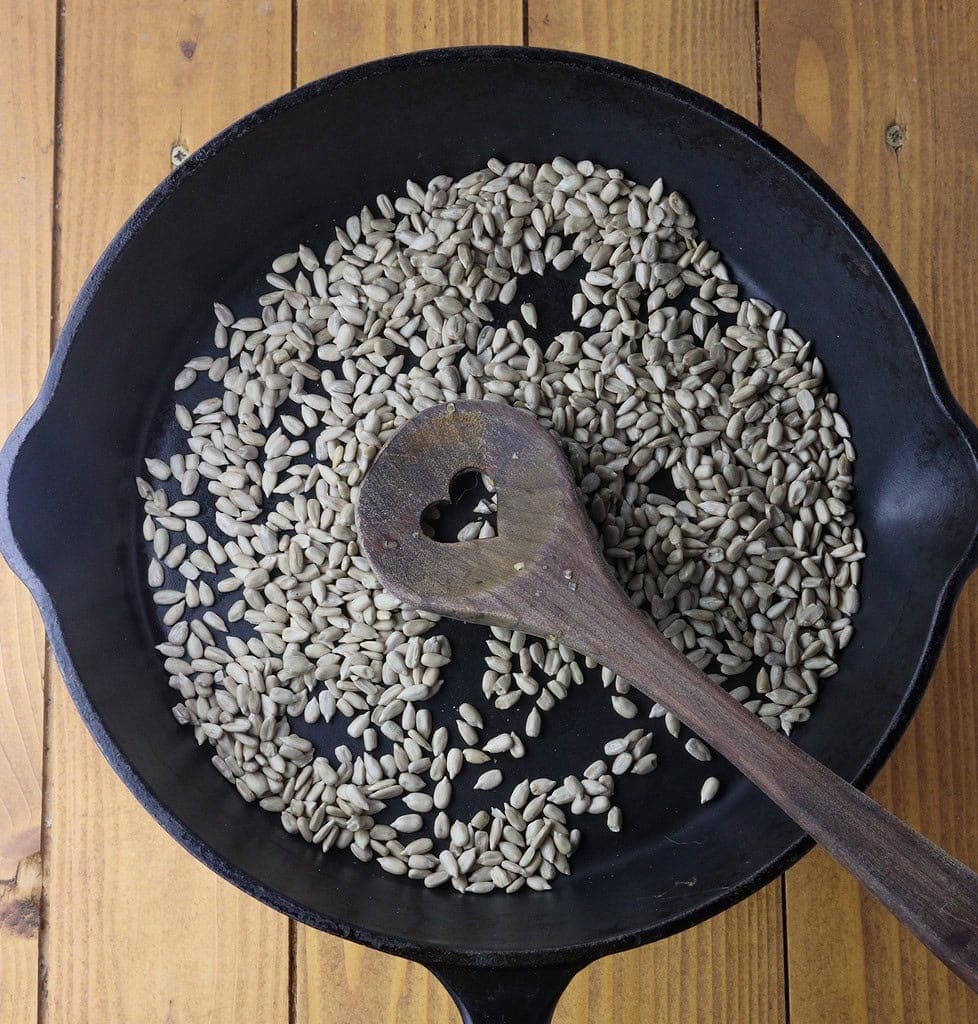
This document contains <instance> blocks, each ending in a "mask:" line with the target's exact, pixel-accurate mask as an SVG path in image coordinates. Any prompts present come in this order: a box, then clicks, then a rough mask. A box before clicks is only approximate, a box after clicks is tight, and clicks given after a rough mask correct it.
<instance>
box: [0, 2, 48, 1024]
mask: <svg viewBox="0 0 978 1024" xmlns="http://www.w3.org/2000/svg"><path fill="white" fill-rule="evenodd" d="M55 18H56V9H55V7H54V5H52V4H19V3H17V2H16V0H13V2H12V0H0V24H2V25H3V26H4V31H3V32H0V125H3V145H2V146H0V365H2V366H3V379H4V386H3V388H2V389H0V437H6V436H7V434H8V433H9V432H10V430H11V429H12V428H13V426H14V424H15V423H16V422H17V420H18V419H20V417H21V416H22V415H23V413H24V410H25V409H26V408H27V406H28V405H29V404H30V402H31V400H32V399H33V398H34V396H35V394H36V393H37V389H38V386H39V385H40V382H41V376H42V374H43V372H44V367H45V366H46V365H47V359H48V351H49V348H50V343H51V238H52V232H51V213H52V204H51V194H52V189H53V181H54V119H55V113H54V103H55V100H54V91H55V90H54V83H55V49H56V39H55V36H56V26H55ZM0 623H2V624H3V630H4V633H3V639H2V641H0V1020H2V1021H4V1024H28V1022H33V1021H34V1020H35V1019H36V1016H37V982H38V933H39V925H40V902H41V778H42V761H43V717H44V713H43V709H44V631H43V629H42V628H41V620H40V616H39V615H38V614H37V611H36V609H35V607H34V604H33V602H32V601H31V599H30V597H29V595H28V594H27V591H26V590H25V589H24V587H23V586H21V584H20V582H19V581H18V580H17V579H16V578H15V577H14V575H13V573H12V572H11V571H10V570H9V569H8V568H7V566H6V565H5V564H0Z"/></svg>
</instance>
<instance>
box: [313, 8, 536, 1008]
mask: <svg viewBox="0 0 978 1024" xmlns="http://www.w3.org/2000/svg"><path fill="white" fill-rule="evenodd" d="M297 13H298V18H297V21H296V27H297V30H298V32H297V38H296V67H297V69H298V81H299V82H300V83H301V82H305V81H309V80H310V79H313V78H318V77H320V76H321V75H326V74H329V73H330V72H332V71H337V70H339V69H340V68H344V67H347V66H349V65H351V64H358V63H360V62H362V61H365V60H373V59H375V58H377V57H383V56H386V55H388V54H393V53H404V52H407V51H409V50H421V49H426V48H429V47H436V46H462V45H466V44H476V43H505V44H513V45H517V44H519V43H521V42H522V41H523V5H522V2H521V0H480V2H479V3H470V2H466V0H450V2H439V0H299V2H298V9H297ZM295 953H296V963H295V972H296V1005H295V1024H319V1022H320V1021H334V1020H335V1021H343V1022H347V1021H348V1022H350V1024H360V1022H363V1024H368V1022H369V1024H388V1022H394V1021H425V1022H426V1024H456V1022H457V1021H458V1011H457V1010H456V1009H455V1006H454V1004H453V1003H452V1001H451V999H450V998H449V997H448V995H447V993H446V992H445V990H444V989H443V988H442V986H441V985H440V984H439V983H438V982H437V981H435V980H434V978H432V976H431V975H430V974H429V973H428V971H427V970H425V968H423V967H419V966H418V965H417V964H412V963H408V962H407V961H405V960H399V959H397V958H396V957H390V956H384V955H383V954H381V953H377V952H374V951H373V950H368V949H364V948H363V947H362V946H357V945H354V944H353V943H350V942H345V941H343V940H342V939H337V938H334V937H333V936H330V935H325V934H323V933H321V932H316V931H313V930H311V929H309V928H304V927H302V926H299V927H298V929H297V937H296V946H295Z"/></svg>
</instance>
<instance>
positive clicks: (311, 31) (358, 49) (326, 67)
mask: <svg viewBox="0 0 978 1024" xmlns="http://www.w3.org/2000/svg"><path fill="white" fill-rule="evenodd" d="M297 14H298V18H297V21H296V28H297V38H296V57H297V60H296V67H297V70H298V81H299V82H300V83H301V82H308V81H309V80H310V79H313V78H320V77H321V76H323V75H328V74H330V73H331V72H333V71H338V70H339V69H340V68H345V67H349V66H350V65H352V64H362V63H363V62H364V61H367V60H376V59H377V58H378V57H387V56H390V55H391V54H394V53H406V52H408V51H409V50H427V49H431V48H433V47H437V46H466V45H469V46H471V45H475V44H480V43H505V44H513V45H518V44H519V43H522V42H523V5H522V2H521V0H479V2H478V3H467V2H466V0H441V2H439V0H298V5H297Z"/></svg>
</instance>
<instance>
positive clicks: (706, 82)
mask: <svg viewBox="0 0 978 1024" xmlns="http://www.w3.org/2000/svg"><path fill="white" fill-rule="evenodd" d="M528 14H529V42H530V44H531V45H533V46H553V47H558V48H562V49H568V50H582V51H587V52H590V53H597V54H600V55H601V56H605V57H610V58H612V59H614V60H622V61H626V62H628V63H632V64H636V65H638V66H639V67H644V68H646V69H648V70H649V71H654V72H656V73H658V74H661V75H665V76H666V77H669V78H673V79H675V80H676V81H679V82H682V83H683V84H685V85H689V86H691V87H692V88H694V89H698V90H700V91H701V92H704V93H706V94H707V95H709V96H711V97H712V98H713V99H716V100H718V101H719V102H720V103H723V104H724V105H726V106H728V107H731V108H732V109H734V110H736V111H738V112H739V113H741V114H743V115H744V116H745V117H749V118H751V119H752V120H754V119H756V115H757V94H756V78H755V52H754V35H755V32H754V9H753V4H752V3H751V2H750V0H735V2H730V3H728V2H725V0H693V2H683V0H674V2H670V0H653V2H650V3H635V2H630V0H609V2H606V3H603V4H600V5H599V4H592V3H588V2H587V0H529V4H528ZM781 936H782V922H781V885H780V883H779V882H775V883H773V884H772V885H769V886H767V887H766V888H765V889H763V890H761V892H759V893H757V894H756V895H755V896H753V897H751V898H750V899H749V900H747V901H745V902H744V903H740V904H738V905H737V906H736V907H734V908H733V909H732V910H730V911H728V912H727V913H726V914H724V915H722V916H721V917H718V918H714V919H712V920H711V921H707V922H706V923H704V924H702V925H699V926H698V927H696V928H693V929H691V930H690V931H687V932H684V933H683V934H681V935H677V936H674V937H673V938H671V939H668V940H666V941H665V942H660V943H657V944H656V945H655V946H647V947H644V948H643V949H639V950H635V951H634V952H631V953H628V954H627V955H624V956H619V957H611V958H610V959H608V960H604V961H601V962H600V963H598V964H595V965H593V966H592V967H590V968H588V970H587V971H585V972H584V973H583V974H582V975H580V976H579V977H578V978H577V979H576V980H575V981H574V983H573V984H572V985H571V987H570V989H569V990H568V992H567V995H566V996H565V997H564V999H563V1000H562V1002H561V1004H560V1006H559V1007H558V1011H557V1015H556V1017H555V1018H554V1019H555V1021H556V1022H557V1024H586V1022H589V1021H594V1020H601V1019H612V1020H621V1021H627V1022H628V1024H639V1022H640V1021H659V1020H661V1021H668V1022H670V1024H674V1022H675V1024H686V1022H690V1024H692V1022H697V1024H698V1022H699V1021H722V1022H724V1024H762V1022H764V1024H766V1022H773V1021H783V1020H784V1019H785V1005H784V1004H785V999H784V990H783V950H782V943H781ZM622 993H628V996H629V997H628V998H622V997H621V996H622Z"/></svg>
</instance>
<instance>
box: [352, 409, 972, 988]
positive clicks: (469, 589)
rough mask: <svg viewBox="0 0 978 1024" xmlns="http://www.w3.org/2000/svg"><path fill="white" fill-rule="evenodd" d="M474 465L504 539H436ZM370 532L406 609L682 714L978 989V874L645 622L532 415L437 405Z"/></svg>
mask: <svg viewBox="0 0 978 1024" xmlns="http://www.w3.org/2000/svg"><path fill="white" fill-rule="evenodd" d="M472 469H476V470H479V471H480V472H483V473H486V474H488V475H489V476H490V477H491V478H492V480H493V482H494V486H495V489H496V496H497V510H498V511H497V522H498V527H497V529H498V535H497V536H496V537H493V538H489V539H485V540H472V541H464V542H460V543H440V542H439V541H437V540H435V539H433V538H432V537H429V536H427V535H426V534H425V533H424V532H423V531H422V528H421V518H422V516H423V514H424V513H425V511H426V509H428V508H429V506H431V505H432V504H433V503H435V502H437V501H438V500H439V499H442V500H443V499H445V498H447V497H448V494H449V487H450V484H451V482H452V480H453V479H454V478H455V477H456V476H457V475H458V474H459V473H460V472H463V471H465V470H472ZM357 521H358V525H359V530H360V543H361V545H362V547H363V550H364V551H365V552H366V554H367V557H368V558H369V559H370V562H371V564H372V565H373V568H374V571H375V572H376V574H377V577H378V578H379V579H380V581H381V582H382V583H383V585H384V586H385V587H386V588H387V589H388V590H389V591H391V593H393V594H395V595H396V596H397V597H399V598H401V599H402V600H403V601H405V602H407V603H408V604H411V605H413V606H415V607H417V608H426V609H429V610H431V611H434V612H438V613H439V614H440V615H448V616H451V617H453V618H457V619H464V620H466V621H469V622H483V623H488V624H489V625H495V626H505V627H508V628H510V629H521V630H524V631H525V632H527V633H533V634H536V635H538V636H547V637H555V638H556V639H557V640H559V641H560V642H561V643H563V644H566V645H567V646H568V647H572V648H573V649H574V650H576V651H579V652H580V653H581V654H584V655H589V656H590V657H592V658H594V659H595V660H597V661H598V662H600V663H601V664H602V665H606V666H607V667H608V668H610V669H611V670H612V671H614V672H617V673H618V674H619V675H621V676H624V677H625V678H626V679H628V680H630V681H631V683H632V684H633V685H634V686H635V687H636V688H637V689H639V690H641V691H642V692H643V693H645V694H648V696H650V697H652V698H653V699H655V700H657V701H660V702H661V703H663V704H665V705H666V706H667V707H669V708H670V709H671V710H672V711H673V713H674V714H676V715H677V716H678V717H679V718H680V719H681V721H682V722H684V723H685V724H686V725H687V726H688V727H689V728H690V729H692V730H694V731H695V732H696V733H697V734H698V735H699V736H701V737H702V738H703V739H704V740H705V741H706V742H707V743H709V744H710V745H711V746H712V747H714V748H715V749H716V750H718V751H719V752H720V753H721V754H722V755H723V756H724V757H726V758H727V760H728V761H730V762H731V763H732V764H733V765H735V766H736V767H737V768H738V769H739V770H740V771H741V772H743V773H744V775H746V776H747V778H749V779H750V780H751V781H752V782H753V783H754V784H755V785H756V786H758V787H759V788H760V789H761V790H762V791H763V792H764V793H766V794H767V796H768V797H770V798H771V799H772V800H773V801H774V802H775V803H776V804H777V805H778V806H779V807H780V808H781V809H782V810H783V811H784V812H785V813H786V814H788V815H790V816H791V817H792V818H793V819H794V820H795V821H796V822H797V823H798V824H799V825H800V826H801V827H802V828H803V829H805V831H806V832H808V833H809V835H811V836H812V837H813V838H814V839H816V840H817V841H818V842H819V843H821V844H822V846H824V847H825V848H826V849H827V850H828V851H829V853H831V854H832V856H833V857H835V858H836V860H838V861H839V863H840V864H842V865H843V867H845V868H846V869H847V870H848V871H850V872H851V873H852V874H853V875H855V877H856V878H857V879H859V881H860V882H862V884H863V885H865V886H866V888H867V889H869V891H870V892H871V893H872V894H873V895H874V896H875V897H876V898H877V899H878V900H879V901H880V902H881V903H883V905H884V906H886V907H888V908H889V909H890V910H891V911H892V912H893V913H894V914H895V915H896V916H897V917H898V918H899V919H900V920H901V921H903V923H904V924H905V925H906V926H907V927H908V928H909V929H910V930H911V931H912V932H913V933H914V934H915V935H916V936H917V937H918V938H919V939H920V940H921V942H923V943H924V945H926V946H927V947H928V948H929V949H930V950H931V951H932V952H934V953H935V954H936V955H937V956H939V957H940V958H941V959H942V960H943V961H944V963H946V964H947V966H948V967H950V968H951V970H952V971H954V972H955V974H957V975H958V976H959V977H961V978H962V979H963V980H964V981H965V982H967V984H968V985H970V986H971V988H973V989H975V990H976V991H978V876H976V875H975V874H974V873H973V872H972V871H970V870H969V869H968V868H966V867H965V866H964V865H963V864H961V863H959V862H958V861H956V860H954V859H953V858H952V857H950V856H949V855H948V854H947V853H945V852H944V851H943V850H942V849H940V848H939V847H937V846H935V845H934V844H933V843H932V842H930V840H928V839H925V838H924V837H923V836H922V835H920V834H919V833H918V832H915V831H914V830H913V829H912V828H910V827H909V826H908V825H905V824H904V823H903V822H902V821H900V820H899V819H898V818H895V817H894V816H893V815H892V814H890V813H889V811H886V810H884V809H883V808H882V807H880V805H879V804H877V803H875V802H874V801H873V800H871V799H870V798H869V797H868V796H866V795H865V794H864V793H861V792H860V791H859V790H858V789H856V788H855V787H853V786H851V785H849V783H847V782H845V781H843V780H842V779H840V778H839V777H838V776H837V775H835V774H833V773H832V772H831V771H829V770H828V769H827V768H825V767H824V766H823V765H821V764H819V762H817V761H815V760H813V759H812V758H811V757H809V756H808V754H806V753H804V751H802V750H800V749H799V748H798V747H797V746H796V745H795V744H793V743H790V742H789V741H788V740H787V739H786V738H785V737H783V736H782V735H780V734H779V733H777V732H774V731H772V730H771V729H769V728H767V726H765V725H763V724H762V723H761V722H760V721H759V720H758V719H757V718H756V717H755V716H754V715H752V714H751V713H750V712H749V711H746V710H745V709H744V708H743V707H741V705H740V704H738V703H737V701H735V700H734V699H733V698H732V697H730V696H729V695H728V694H727V693H726V692H725V691H724V690H723V689H722V688H721V687H719V686H717V685H716V684H714V683H713V682H711V681H710V680H709V679H707V678H706V676H704V675H703V674H702V673H701V672H699V671H698V670H697V669H696V668H694V667H693V666H692V665H691V664H690V663H689V661H687V660H686V658H685V657H684V656H683V655H681V654H680V653H679V652H678V651H676V649H675V648H674V647H673V646H672V644H670V643H669V641H667V640H666V639H665V638H664V637H663V636H662V634H661V633H660V632H659V631H658V630H657V629H656V628H655V626H654V625H653V624H652V622H651V621H650V620H649V619H648V618H647V617H645V616H644V615H642V614H640V613H639V612H638V611H636V609H635V608H634V607H633V606H632V605H631V603H630V602H629V600H628V598H627V597H626V596H625V593H624V591H622V589H621V588H620V587H619V585H618V583H617V582H616V581H615V579H614V578H613V577H612V574H611V570H610V569H609V567H608V565H607V563H606V562H605V560H604V558H603V557H602V554H601V552H600V550H599V549H598V547H597V539H596V537H595V533H594V529H593V526H592V525H591V523H590V522H589V520H588V519H587V517H586V515H585V513H584V509H583V508H582V506H581V503H580V499H579V497H578V493H577V487H576V485H575V483H574V479H573V476H572V475H571V469H570V466H569V464H568V463H567V460H566V458H565V457H564V455H563V452H561V450H560V447H559V446H558V444H557V442H556V440H555V439H554V438H553V437H552V436H551V435H550V434H549V433H548V432H547V431H546V430H545V429H544V428H543V427H542V426H540V425H539V424H538V423H537V421H536V419H535V418H534V417H533V416H532V415H530V414H529V413H525V412H520V411H519V410H516V409H512V408H510V407H509V406H508V405H504V404H502V403H499V402H485V401H482V402H456V403H454V404H450V405H440V406H435V407H433V408H430V409H427V410H426V411H425V412H423V413H421V414H420V415H418V416H416V417H415V418H414V419H412V420H410V421H409V422H408V423H407V424H406V425H405V426H404V427H402V428H401V429H400V430H399V431H398V432H397V433H396V434H395V435H394V436H393V437H392V438H391V439H390V441H389V442H388V443H387V445H386V447H385V448H384V449H383V450H382V451H381V452H380V454H379V455H378V456H377V459H376V460H375V462H374V464H373V466H372V467H371V468H370V470H369V471H368V473H367V475H366V477H365V478H364V481H363V484H362V487H361V491H360V501H359V505H358V507H357Z"/></svg>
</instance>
